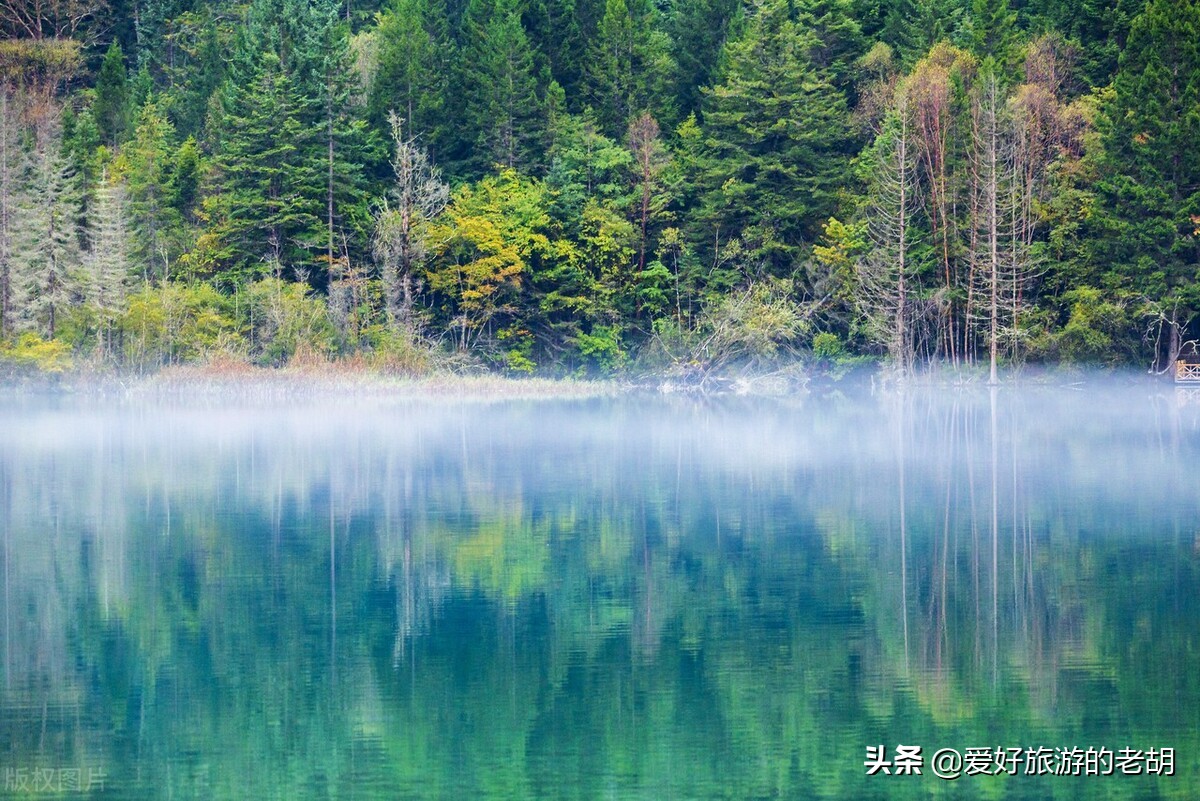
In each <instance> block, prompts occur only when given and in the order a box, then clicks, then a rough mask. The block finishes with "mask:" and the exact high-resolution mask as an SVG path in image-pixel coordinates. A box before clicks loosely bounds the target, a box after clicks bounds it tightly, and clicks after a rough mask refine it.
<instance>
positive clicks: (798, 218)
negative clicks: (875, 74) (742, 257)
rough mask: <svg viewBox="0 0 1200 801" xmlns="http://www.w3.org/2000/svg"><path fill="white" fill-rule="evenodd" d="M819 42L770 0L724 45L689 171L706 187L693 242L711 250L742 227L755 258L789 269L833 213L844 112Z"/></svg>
mask: <svg viewBox="0 0 1200 801" xmlns="http://www.w3.org/2000/svg"><path fill="white" fill-rule="evenodd" d="M816 46H817V42H816V40H815V37H814V35H813V33H812V32H811V31H810V30H809V29H807V28H806V27H804V26H802V25H800V24H798V23H797V21H796V19H795V18H794V16H793V12H792V10H791V7H790V4H789V3H787V2H786V0H766V2H764V3H763V5H761V6H760V7H759V9H758V11H757V13H756V14H755V15H754V16H753V17H752V18H751V19H750V20H749V21H748V23H747V26H746V30H745V33H744V34H743V35H742V36H741V37H740V38H739V39H738V40H736V41H733V42H730V43H729V44H728V45H727V46H726V49H725V55H724V59H725V64H726V67H725V70H724V75H723V80H722V82H721V84H720V85H718V86H717V87H716V88H714V89H713V90H712V91H711V92H710V93H709V96H708V100H707V103H706V106H705V132H706V134H707V136H706V142H705V145H706V147H705V149H706V155H705V163H703V164H701V165H698V166H699V170H700V171H699V174H698V175H696V176H695V180H696V181H698V182H699V183H700V185H701V189H702V191H703V192H704V197H703V200H702V207H701V209H699V210H698V214H697V215H695V219H698V220H699V221H700V222H701V223H702V225H703V229H702V230H701V231H699V232H698V233H699V234H700V235H699V237H698V241H699V242H701V243H708V244H707V245H705V246H704V247H706V249H708V250H709V251H710V252H711V251H712V250H713V249H714V248H716V249H719V247H720V246H719V244H717V245H714V244H713V243H714V242H716V241H718V240H719V239H724V240H729V239H730V238H731V237H735V236H740V237H742V238H743V239H744V240H745V241H747V242H750V243H751V244H750V245H749V247H750V249H751V250H752V251H753V257H754V258H755V259H757V260H760V261H763V262H765V263H767V264H769V266H770V267H771V269H773V270H775V271H779V272H786V271H787V270H788V269H790V268H791V266H792V260H793V259H794V258H795V256H796V255H797V254H798V252H799V248H800V246H801V245H802V244H804V243H805V242H806V241H811V240H812V239H813V238H814V237H815V236H816V235H818V234H819V232H820V230H821V228H820V227H821V225H822V224H823V223H824V222H825V221H826V220H827V219H829V217H830V216H833V213H834V212H835V210H836V206H837V193H838V187H839V185H840V184H841V182H842V181H843V180H844V177H843V176H844V174H845V170H846V166H847V163H848V160H849V154H850V149H849V145H850V141H849V137H848V113H847V110H846V104H845V99H844V97H843V96H842V95H841V94H840V93H839V92H838V91H837V90H836V89H835V88H834V87H833V86H832V84H831V83H830V82H829V80H828V76H827V74H826V73H825V72H823V71H821V70H818V69H817V68H816V67H815V66H814V65H813V64H812V62H811V60H810V58H809V54H810V53H811V52H812V51H813V49H814V48H815V47H816Z"/></svg>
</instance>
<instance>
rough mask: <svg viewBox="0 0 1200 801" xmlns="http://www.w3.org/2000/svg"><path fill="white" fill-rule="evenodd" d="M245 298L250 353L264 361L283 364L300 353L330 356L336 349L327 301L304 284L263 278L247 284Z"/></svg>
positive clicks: (334, 333) (244, 312) (244, 308)
mask: <svg viewBox="0 0 1200 801" xmlns="http://www.w3.org/2000/svg"><path fill="white" fill-rule="evenodd" d="M243 301H244V304H245V305H244V307H243V311H242V314H243V316H246V317H248V318H249V319H248V320H247V326H246V328H247V331H248V339H249V346H250V353H251V355H252V356H255V357H256V358H258V359H259V360H261V361H262V362H264V363H266V364H271V365H276V366H278V365H284V364H287V363H288V361H290V360H291V358H292V357H293V356H295V355H296V354H297V353H303V354H313V355H317V356H322V357H326V358H328V357H330V356H332V355H333V353H334V351H335V350H336V347H337V331H336V330H335V329H334V327H333V324H332V323H330V321H329V317H328V315H327V314H326V313H325V304H324V303H322V302H321V299H320V298H318V297H316V296H315V295H314V294H313V292H312V290H310V289H309V287H308V286H306V285H305V284H300V283H294V282H290V281H284V280H282V279H279V278H263V279H260V280H258V281H255V282H254V283H252V284H250V285H249V286H247V287H246V289H245V292H244V293H243Z"/></svg>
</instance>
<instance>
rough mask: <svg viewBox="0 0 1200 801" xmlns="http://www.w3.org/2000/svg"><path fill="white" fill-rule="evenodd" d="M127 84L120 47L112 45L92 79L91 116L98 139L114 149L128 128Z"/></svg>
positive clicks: (123, 58) (114, 43) (115, 43)
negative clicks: (93, 88) (93, 103)
mask: <svg viewBox="0 0 1200 801" xmlns="http://www.w3.org/2000/svg"><path fill="white" fill-rule="evenodd" d="M128 91H129V87H128V80H127V76H126V74H125V56H124V54H123V53H122V52H121V46H120V45H119V44H117V42H115V41H114V42H113V43H112V45H110V46H109V48H108V52H106V53H105V54H104V61H103V63H102V64H101V65H100V74H99V76H97V78H96V104H95V107H94V108H93V110H92V115H93V116H94V118H95V120H96V124H97V125H98V126H99V128H100V136H101V137H102V138H103V139H104V141H105V142H106V143H107V144H109V145H116V144H117V143H118V142H120V141H122V140H123V139H124V137H125V132H126V130H127V129H128V128H129V97H128Z"/></svg>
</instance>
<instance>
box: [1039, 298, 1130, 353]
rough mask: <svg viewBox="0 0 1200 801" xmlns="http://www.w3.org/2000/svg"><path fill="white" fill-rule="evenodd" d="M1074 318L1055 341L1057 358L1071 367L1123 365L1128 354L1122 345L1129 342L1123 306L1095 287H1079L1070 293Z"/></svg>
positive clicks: (1128, 330) (1068, 299)
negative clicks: (1073, 365)
mask: <svg viewBox="0 0 1200 801" xmlns="http://www.w3.org/2000/svg"><path fill="white" fill-rule="evenodd" d="M1064 300H1066V301H1067V302H1068V303H1069V304H1070V310H1071V315H1070V319H1069V320H1068V321H1067V324H1066V326H1064V327H1063V330H1062V332H1061V333H1060V334H1059V335H1058V336H1057V337H1056V340H1055V343H1054V344H1055V347H1056V348H1057V351H1058V352H1057V356H1058V357H1059V358H1060V359H1061V360H1062V361H1064V362H1066V363H1068V364H1103V365H1114V364H1119V363H1121V362H1122V361H1123V360H1124V358H1125V357H1128V355H1129V354H1128V353H1127V352H1122V344H1123V343H1127V342H1128V341H1129V333H1130V328H1131V324H1130V320H1129V315H1128V312H1127V311H1126V309H1125V307H1124V306H1123V305H1122V304H1119V303H1114V302H1112V301H1110V300H1107V299H1105V297H1104V295H1103V293H1101V292H1100V290H1098V289H1094V288H1092V287H1080V288H1078V289H1074V290H1072V291H1071V292H1069V293H1067V295H1066V296H1065V298H1064Z"/></svg>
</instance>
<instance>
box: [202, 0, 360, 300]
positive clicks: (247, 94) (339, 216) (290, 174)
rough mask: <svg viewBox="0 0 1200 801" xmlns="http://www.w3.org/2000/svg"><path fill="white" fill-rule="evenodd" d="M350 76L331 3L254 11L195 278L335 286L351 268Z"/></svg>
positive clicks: (227, 94) (266, 1) (231, 84)
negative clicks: (260, 278)
mask: <svg viewBox="0 0 1200 801" xmlns="http://www.w3.org/2000/svg"><path fill="white" fill-rule="evenodd" d="M352 76H353V72H352V70H351V69H350V66H349V54H348V43H347V39H346V36H345V31H344V30H343V29H340V22H339V20H338V18H337V16H336V9H335V8H334V7H333V6H332V5H331V4H322V3H309V2H306V1H305V0H256V2H255V3H253V4H252V5H251V7H250V10H249V12H248V17H247V24H246V27H245V29H244V31H243V33H242V37H241V40H240V42H239V45H238V48H237V52H236V54H235V58H234V60H233V61H232V63H231V65H230V74H229V79H228V80H227V82H226V85H225V89H224V92H223V96H222V102H221V110H222V115H223V116H222V118H221V128H222V130H221V132H220V139H219V150H218V152H217V153H216V154H215V155H214V166H215V171H214V173H213V180H212V183H211V184H210V186H209V189H208V192H207V193H206V197H205V199H204V215H205V217H206V218H207V220H208V230H207V232H206V235H205V237H204V238H202V241H201V245H202V247H201V248H200V251H199V252H198V253H197V254H196V258H195V263H194V264H193V265H192V266H193V267H194V268H195V269H198V270H199V271H201V272H213V271H215V272H219V273H220V274H221V280H223V281H226V282H228V283H230V284H233V285H240V284H241V283H243V282H244V281H246V280H247V279H248V278H250V277H252V276H254V275H256V274H260V273H262V272H264V271H286V272H287V273H288V274H289V275H291V276H293V277H296V278H303V279H308V278H310V277H313V280H314V281H316V282H318V283H323V282H324V281H325V280H328V279H330V278H335V277H336V276H335V275H334V273H335V272H336V267H337V264H339V263H341V262H342V261H343V260H344V259H346V258H348V253H347V252H346V242H347V240H348V239H349V238H350V236H351V235H350V234H349V233H346V232H345V231H344V230H342V229H343V227H344V226H345V224H346V215H347V214H348V213H350V212H351V210H352V207H354V206H356V205H357V204H359V203H361V196H362V192H361V188H360V183H361V174H362V162H361V161H360V160H359V159H360V157H361V136H362V129H361V126H360V125H359V124H358V122H357V121H356V120H355V119H354V115H353V114H352V113H351V112H350V109H349V108H348V103H349V97H350V84H349V80H351V79H352ZM335 229H336V230H335ZM339 233H340V234H342V235H339Z"/></svg>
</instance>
